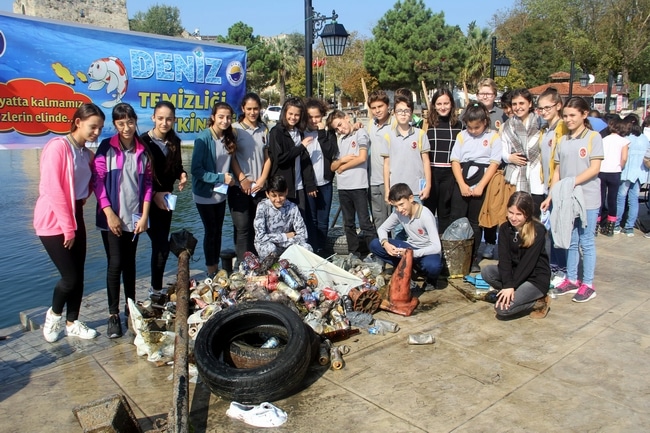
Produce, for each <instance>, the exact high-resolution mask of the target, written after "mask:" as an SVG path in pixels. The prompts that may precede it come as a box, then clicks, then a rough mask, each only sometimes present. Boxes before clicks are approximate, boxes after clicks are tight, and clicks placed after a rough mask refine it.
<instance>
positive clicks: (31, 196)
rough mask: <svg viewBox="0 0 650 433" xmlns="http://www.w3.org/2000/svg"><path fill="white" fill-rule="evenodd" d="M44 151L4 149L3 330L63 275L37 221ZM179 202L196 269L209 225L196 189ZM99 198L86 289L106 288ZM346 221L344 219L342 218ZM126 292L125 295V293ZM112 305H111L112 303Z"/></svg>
mask: <svg viewBox="0 0 650 433" xmlns="http://www.w3.org/2000/svg"><path fill="white" fill-rule="evenodd" d="M40 152H41V151H40V149H27V150H3V151H0V185H5V187H6V189H5V190H4V191H3V192H2V193H0V224H1V225H2V227H3V228H2V236H1V237H0V239H1V241H0V299H2V301H3V302H2V304H3V307H2V309H1V310H0V328H4V327H7V326H10V325H15V324H18V323H19V321H20V320H19V314H18V313H19V312H20V311H23V310H27V309H30V308H35V307H39V306H49V305H50V304H51V302H52V290H53V288H54V284H55V283H56V281H57V280H58V279H59V273H58V272H57V270H56V268H55V267H54V265H53V264H52V262H51V261H50V259H49V257H48V255H47V253H46V252H45V250H44V248H43V245H42V244H41V242H40V240H39V239H38V237H37V236H36V234H35V232H34V228H33V225H32V219H33V213H34V204H35V203H36V199H37V197H38V182H39V158H40ZM191 158H192V149H191V148H184V149H183V165H184V167H185V170H186V171H188V172H189V169H190V161H191ZM176 194H178V202H177V204H176V210H175V211H174V217H173V220H172V232H174V231H176V230H180V229H183V228H185V229H187V230H189V231H190V232H192V233H193V234H194V236H195V237H196V238H197V239H198V240H199V244H198V245H197V248H196V253H195V255H194V260H197V261H196V262H192V263H190V266H191V267H192V268H194V269H204V268H205V266H204V261H203V248H202V246H201V242H202V239H203V225H202V224H201V219H200V218H199V215H198V212H197V211H196V206H195V205H194V202H193V201H192V192H191V187H189V182H188V187H187V188H185V189H184V190H183V191H182V192H178V191H176ZM334 195H335V198H334V203H333V205H332V213H333V214H334V212H335V211H336V210H337V209H338V195H337V194H334ZM95 206H96V201H95V197H94V196H92V197H90V198H89V199H88V202H87V203H86V206H85V207H84V209H85V210H84V215H85V220H86V228H87V231H88V253H87V258H86V280H85V293H86V294H87V293H91V292H95V291H98V290H105V288H106V254H105V252H104V247H103V245H102V241H101V236H100V234H99V231H98V230H97V229H96V228H95ZM226 212H227V213H226V218H225V221H224V230H223V242H222V248H234V244H233V229H232V222H231V218H230V214H229V213H228V211H226ZM339 221H340V220H339ZM150 250H151V244H150V241H149V237H148V236H146V235H145V236H140V240H139V242H138V255H137V276H138V278H145V277H148V276H149V260H150ZM176 269H177V259H176V257H175V256H174V255H173V254H170V256H169V260H168V262H167V268H166V271H167V272H169V271H171V272H173V274H174V275H175V273H176ZM122 296H123V294H122ZM107 308H108V307H107Z"/></svg>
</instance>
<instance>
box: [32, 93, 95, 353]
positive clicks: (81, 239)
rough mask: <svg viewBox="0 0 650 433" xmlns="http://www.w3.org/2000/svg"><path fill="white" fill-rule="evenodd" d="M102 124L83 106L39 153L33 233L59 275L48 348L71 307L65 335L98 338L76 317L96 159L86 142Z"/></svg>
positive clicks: (46, 329) (48, 326) (50, 315)
mask: <svg viewBox="0 0 650 433" xmlns="http://www.w3.org/2000/svg"><path fill="white" fill-rule="evenodd" d="M104 120H105V116H104V113H103V112H102V110H101V109H100V108H99V107H98V106H97V105H95V104H83V105H82V106H81V107H79V108H78V109H77V111H76V112H75V114H74V116H73V118H72V126H71V128H70V133H69V134H68V135H66V136H65V137H57V138H53V139H52V140H50V141H49V142H48V143H47V144H46V145H45V147H44V148H43V151H42V153H41V161H40V171H41V179H40V183H39V187H38V189H39V197H38V200H37V201H36V208H35V209H34V228H35V229H36V234H37V235H38V236H39V238H40V239H41V242H42V243H43V246H44V247H45V251H47V254H48V255H49V256H50V259H51V260H52V262H53V263H54V265H55V266H56V268H57V269H58V271H59V273H60V274H61V279H60V280H59V281H58V282H57V284H56V286H54V295H53V297H52V306H51V307H50V308H49V309H48V310H47V313H46V315H45V325H44V326H43V336H44V337H45V340H46V341H48V342H50V343H53V342H54V341H56V340H58V338H59V337H60V335H61V331H63V324H64V323H63V316H62V313H63V307H64V306H65V307H67V312H66V320H65V322H66V323H65V324H66V326H65V334H66V335H68V336H72V337H79V338H83V339H91V338H95V337H96V336H97V332H96V331H95V330H94V329H90V328H88V327H87V326H86V325H85V324H84V323H83V322H80V321H79V320H78V318H79V308H80V307H81V298H82V297H83V290H84V265H85V263H86V226H85V224H84V219H83V205H84V203H85V202H86V199H87V198H88V196H90V194H91V193H92V183H91V178H92V171H91V164H92V162H93V156H94V155H93V153H92V151H90V150H89V149H87V148H86V146H85V145H86V142H87V141H90V142H93V141H96V140H97V137H99V134H100V133H101V132H102V128H103V127H104Z"/></svg>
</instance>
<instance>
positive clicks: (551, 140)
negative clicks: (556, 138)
mask: <svg viewBox="0 0 650 433" xmlns="http://www.w3.org/2000/svg"><path fill="white" fill-rule="evenodd" d="M552 146H553V139H552V138H551V139H550V140H548V147H552Z"/></svg>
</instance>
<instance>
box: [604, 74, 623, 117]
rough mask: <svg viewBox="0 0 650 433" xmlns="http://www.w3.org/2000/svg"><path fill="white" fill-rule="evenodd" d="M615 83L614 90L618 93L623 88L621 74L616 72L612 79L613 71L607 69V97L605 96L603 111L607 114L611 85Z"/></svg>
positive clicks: (610, 98) (610, 97)
mask: <svg viewBox="0 0 650 433" xmlns="http://www.w3.org/2000/svg"><path fill="white" fill-rule="evenodd" d="M614 85H616V92H618V93H620V92H621V91H622V90H623V75H622V74H617V75H616V81H614V72H612V71H609V73H608V74H607V97H606V98H605V113H607V114H609V111H610V104H611V100H612V87H613V86H614Z"/></svg>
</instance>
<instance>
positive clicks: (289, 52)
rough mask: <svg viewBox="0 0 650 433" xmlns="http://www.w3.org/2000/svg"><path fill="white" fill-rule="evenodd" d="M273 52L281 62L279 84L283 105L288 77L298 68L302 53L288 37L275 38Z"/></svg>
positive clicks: (272, 46)
mask: <svg viewBox="0 0 650 433" xmlns="http://www.w3.org/2000/svg"><path fill="white" fill-rule="evenodd" d="M271 52H272V53H273V54H274V55H275V56H277V58H278V61H279V64H280V66H279V67H278V80H277V84H278V92H279V93H280V105H282V104H284V100H285V98H286V94H287V79H288V78H289V77H290V76H291V74H294V73H295V72H296V71H297V70H298V58H299V57H300V55H301V53H299V52H298V51H297V49H296V47H294V46H293V45H292V44H290V42H289V41H288V40H287V39H286V38H276V39H274V40H273V44H272V45H271Z"/></svg>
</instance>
